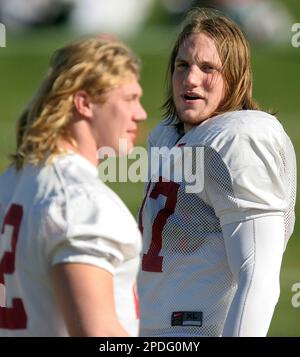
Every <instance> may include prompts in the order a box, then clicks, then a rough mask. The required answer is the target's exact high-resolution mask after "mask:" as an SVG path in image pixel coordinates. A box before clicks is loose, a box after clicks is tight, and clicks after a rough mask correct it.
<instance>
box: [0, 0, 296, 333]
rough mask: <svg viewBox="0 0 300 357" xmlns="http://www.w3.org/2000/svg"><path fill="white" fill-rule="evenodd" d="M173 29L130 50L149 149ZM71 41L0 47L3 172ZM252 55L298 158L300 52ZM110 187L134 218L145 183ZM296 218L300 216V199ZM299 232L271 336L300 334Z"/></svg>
mask: <svg viewBox="0 0 300 357" xmlns="http://www.w3.org/2000/svg"><path fill="white" fill-rule="evenodd" d="M286 3H287V4H288V6H289V7H290V9H291V10H292V13H293V15H294V18H295V20H296V21H295V22H300V2H299V1H297V0H289V1H286ZM287 30H288V31H290V29H287ZM175 31H176V29H175V28H173V27H166V26H162V25H160V24H158V25H156V26H154V24H152V23H151V22H150V23H149V24H148V26H147V27H146V28H145V29H144V30H143V31H142V32H141V33H140V34H139V36H137V37H136V38H135V39H133V40H131V41H130V45H131V47H132V48H133V49H134V50H135V51H136V52H137V53H138V54H139V55H140V57H141V58H142V62H143V72H142V85H143V88H144V97H143V100H142V102H143V104H144V106H145V108H146V110H147V112H148V120H147V122H146V123H145V124H142V125H141V130H140V136H139V141H138V143H137V144H138V145H145V143H146V138H147V134H148V132H149V131H150V130H151V129H152V128H153V127H154V126H155V125H156V124H157V123H158V122H159V120H160V116H161V113H160V105H161V104H162V98H163V94H164V79H165V69H166V63H167V56H168V53H169V50H170V47H171V43H172V40H173V38H174V33H175ZM291 36H292V33H291ZM73 38H74V35H73V34H71V33H69V32H68V31H67V30H65V29H63V28H55V29H47V30H42V31H39V32H35V33H33V32H27V33H26V32H25V33H22V35H18V36H17V35H14V34H11V33H9V32H8V33H7V39H6V41H7V47H6V48H0V81H1V82H0V94H1V95H0V108H1V109H0V172H2V171H3V170H4V168H5V167H6V165H7V163H8V160H7V154H8V153H9V152H11V151H12V150H13V148H14V145H15V138H14V133H15V123H16V119H17V117H18V115H19V114H20V112H21V110H22V108H23V106H24V105H25V103H26V102H27V101H28V99H29V98H30V96H31V95H32V94H33V92H34V90H35V89H36V88H37V86H38V84H39V83H40V80H41V78H42V76H43V74H44V73H45V71H46V69H47V65H48V60H49V56H50V54H51V53H52V52H53V50H54V49H55V48H57V47H59V46H61V45H64V44H65V42H66V41H69V40H71V39H73ZM252 55H253V70H254V94H255V98H256V99H257V101H258V102H259V103H260V104H261V105H262V107H263V108H265V109H269V108H271V109H272V110H275V111H277V112H278V118H279V119H280V121H281V122H282V123H283V125H284V126H285V128H286V131H287V132H288V134H289V135H290V137H291V139H292V141H293V143H294V145H295V149H296V152H297V153H298V154H300V108H299V100H300V96H299V93H300V48H293V47H292V46H291V45H290V43H287V45H286V47H284V48H263V47H259V48H255V47H254V48H253V50H252ZM298 156H299V155H298ZM111 186H112V187H113V189H114V190H116V192H117V193H118V194H119V195H120V196H121V197H122V198H123V199H124V201H125V202H126V204H127V205H128V206H129V208H130V209H131V211H132V212H133V214H135V215H136V213H137V210H138V207H139V205H140V203H141V200H142V191H143V184H142V183H137V184H132V183H117V184H113V185H111ZM298 212H299V213H298ZM296 214H297V216H298V214H300V211H299V200H298V202H297V211H296ZM299 234H300V226H299V222H298V221H296V227H295V232H294V234H293V236H292V238H291V240H290V242H289V245H288V248H287V250H286V253H285V255H284V261H283V266H282V273H281V297H280V301H279V303H278V305H277V308H276V311H275V314H274V318H273V321H272V325H271V328H270V332H269V335H270V336H300V307H299V308H294V307H293V306H292V304H291V299H292V294H293V293H292V291H291V287H292V285H293V284H294V283H297V282H298V283H300V259H299V256H300V241H299Z"/></svg>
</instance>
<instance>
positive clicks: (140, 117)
mask: <svg viewBox="0 0 300 357" xmlns="http://www.w3.org/2000/svg"><path fill="white" fill-rule="evenodd" d="M146 119H147V113H146V111H145V109H144V107H143V106H142V104H141V103H138V106H137V108H136V112H135V115H134V120H135V121H144V120H146Z"/></svg>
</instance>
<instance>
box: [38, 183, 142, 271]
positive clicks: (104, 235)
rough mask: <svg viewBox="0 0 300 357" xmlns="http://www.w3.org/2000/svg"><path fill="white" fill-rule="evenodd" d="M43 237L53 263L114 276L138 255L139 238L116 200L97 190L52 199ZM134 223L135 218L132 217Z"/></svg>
mask: <svg viewBox="0 0 300 357" xmlns="http://www.w3.org/2000/svg"><path fill="white" fill-rule="evenodd" d="M47 209H48V212H47V213H46V214H45V215H44V216H45V218H44V225H43V234H42V235H43V236H44V239H45V252H46V255H47V258H48V260H49V263H50V264H51V265H55V264H58V263H84V264H91V265H95V266H98V267H100V268H104V269H106V270H108V271H109V272H110V273H112V274H114V272H115V269H116V268H117V267H118V266H119V265H120V264H121V263H122V262H123V261H124V260H125V258H127V259H128V258H130V257H131V256H132V257H134V256H135V255H136V251H135V249H136V248H135V246H134V244H133V242H134V239H135V238H136V237H131V236H129V235H128V233H127V232H126V230H124V227H126V218H128V217H124V215H123V214H122V212H121V211H119V206H118V204H116V202H114V200H113V198H112V197H110V196H108V195H107V194H105V192H99V190H97V188H95V187H89V186H86V187H83V186H82V185H78V186H75V187H71V188H68V191H67V195H61V196H59V197H56V198H55V199H53V200H51V203H50V204H49V206H48V208H47ZM132 220H133V221H134V219H133V218H132Z"/></svg>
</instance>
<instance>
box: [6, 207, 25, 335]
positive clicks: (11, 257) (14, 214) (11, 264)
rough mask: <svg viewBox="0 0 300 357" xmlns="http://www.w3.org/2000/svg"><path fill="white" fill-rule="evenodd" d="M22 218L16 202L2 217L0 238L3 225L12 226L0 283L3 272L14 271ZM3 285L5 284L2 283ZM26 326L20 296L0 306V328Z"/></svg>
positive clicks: (13, 328)
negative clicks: (8, 306) (10, 303)
mask: <svg viewBox="0 0 300 357" xmlns="http://www.w3.org/2000/svg"><path fill="white" fill-rule="evenodd" d="M22 218H23V207H22V206H20V205H18V204H12V205H11V206H10V208H9V210H8V212H7V214H6V216H5V218H4V222H3V226H2V229H1V235H2V238H4V230H5V226H12V227H13V232H12V241H11V251H10V252H5V253H4V255H3V257H2V259H1V261H0V283H1V284H4V274H13V273H14V272H15V259H16V247H17V241H18V237H19V230H20V226H21V222H22ZM4 285H5V284H4ZM26 327H27V315H26V312H25V309H24V305H23V302H22V300H21V299H20V298H13V299H12V307H10V308H7V307H0V328H5V329H10V330H16V329H25V328H26Z"/></svg>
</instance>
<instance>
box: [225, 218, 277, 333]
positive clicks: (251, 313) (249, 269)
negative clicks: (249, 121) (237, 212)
mask: <svg viewBox="0 0 300 357" xmlns="http://www.w3.org/2000/svg"><path fill="white" fill-rule="evenodd" d="M222 231H223V236H224V243H225V249H226V254H227V258H228V264H229V267H230V270H231V273H232V275H233V278H234V280H235V281H236V282H237V290H236V292H235V294H234V297H233V300H232V302H231V305H230V308H229V311H228V314H227V317H226V320H225V326H224V330H223V336H230V337H234V336H235V337H242V336H244V337H246V336H247V337H250V336H256V337H258V336H260V337H263V336H266V335H267V332H268V329H269V326H270V323H271V319H272V316H273V313H274V309H275V306H276V304H277V301H278V298H279V294H280V286H279V275H280V266H281V261H282V254H283V251H284V219H283V217H280V216H266V217H259V218H255V219H250V220H247V221H245V222H242V223H231V224H228V225H225V226H223V229H222Z"/></svg>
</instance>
